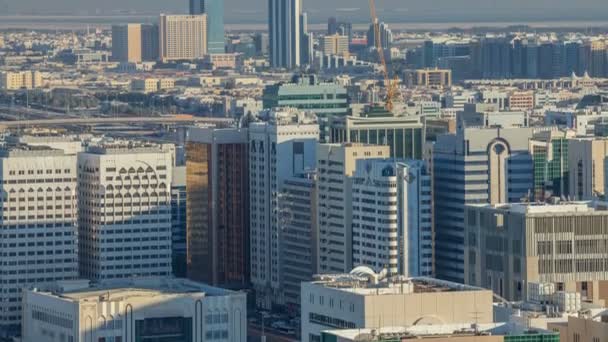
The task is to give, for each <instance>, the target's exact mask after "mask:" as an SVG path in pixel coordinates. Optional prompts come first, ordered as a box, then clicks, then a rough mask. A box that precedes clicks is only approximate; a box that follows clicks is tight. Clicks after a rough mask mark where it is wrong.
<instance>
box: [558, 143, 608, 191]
mask: <svg viewBox="0 0 608 342" xmlns="http://www.w3.org/2000/svg"><path fill="white" fill-rule="evenodd" d="M606 156H608V138H580V139H570V140H569V142H568V173H569V180H568V184H569V195H570V196H571V197H573V198H575V199H577V200H589V199H592V198H594V197H597V196H601V195H604V159H605V158H606Z"/></svg>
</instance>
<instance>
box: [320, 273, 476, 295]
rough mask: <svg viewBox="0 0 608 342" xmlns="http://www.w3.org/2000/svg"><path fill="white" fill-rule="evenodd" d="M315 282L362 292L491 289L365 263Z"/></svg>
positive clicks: (393, 293)
mask: <svg viewBox="0 0 608 342" xmlns="http://www.w3.org/2000/svg"><path fill="white" fill-rule="evenodd" d="M313 284H317V285H321V286H324V287H327V288H333V289H337V290H340V291H346V292H352V293H355V294H360V295H364V296H366V295H374V296H377V295H396V294H414V293H438V292H457V291H488V290H485V289H482V288H478V287H473V286H469V285H463V284H457V283H453V282H449V281H444V280H439V279H434V278H426V277H416V278H407V277H403V276H397V277H387V274H386V271H383V272H381V273H375V272H374V271H372V270H371V269H370V268H368V267H365V266H361V267H357V268H355V269H354V270H352V271H351V272H350V273H347V274H334V275H331V274H323V275H317V276H315V279H314V280H313Z"/></svg>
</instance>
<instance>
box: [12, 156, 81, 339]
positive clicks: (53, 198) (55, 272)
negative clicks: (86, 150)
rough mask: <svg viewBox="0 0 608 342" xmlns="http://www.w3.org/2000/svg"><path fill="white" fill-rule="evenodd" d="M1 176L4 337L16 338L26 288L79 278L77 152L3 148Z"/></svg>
mask: <svg viewBox="0 0 608 342" xmlns="http://www.w3.org/2000/svg"><path fill="white" fill-rule="evenodd" d="M0 179H1V180H2V182H1V184H2V185H1V187H2V192H1V196H0V209H1V210H2V215H1V217H0V219H1V221H0V233H1V245H0V246H1V248H0V336H3V335H9V336H14V335H17V334H18V332H19V325H20V324H21V312H22V311H21V296H22V293H21V291H22V289H23V288H28V287H39V286H45V285H47V284H49V283H53V282H55V281H57V280H70V279H75V278H76V277H78V259H77V254H78V253H77V251H78V249H77V248H78V245H77V232H78V228H77V217H78V215H77V214H78V211H77V210H78V209H77V204H78V203H77V197H76V195H77V193H76V155H75V154H73V155H69V154H66V153H65V152H64V151H62V150H58V149H52V148H50V147H46V146H29V145H24V144H17V145H14V146H7V147H3V148H2V149H1V150H0Z"/></svg>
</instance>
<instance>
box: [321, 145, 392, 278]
mask: <svg viewBox="0 0 608 342" xmlns="http://www.w3.org/2000/svg"><path fill="white" fill-rule="evenodd" d="M389 156H390V148H389V147H388V146H376V145H363V144H352V143H347V144H322V145H319V146H318V149H317V166H318V171H319V180H318V193H317V196H318V199H317V201H318V205H319V210H318V220H319V266H318V270H319V273H324V274H327V273H334V274H336V273H346V272H350V270H352V268H353V248H352V247H353V245H352V218H353V214H352V176H353V175H354V173H355V167H356V163H357V160H362V159H378V158H388V157H389Z"/></svg>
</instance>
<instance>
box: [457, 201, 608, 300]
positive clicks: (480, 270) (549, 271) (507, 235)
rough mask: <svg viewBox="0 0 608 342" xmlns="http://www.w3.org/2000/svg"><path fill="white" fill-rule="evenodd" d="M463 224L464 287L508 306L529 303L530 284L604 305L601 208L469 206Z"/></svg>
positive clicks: (605, 226)
mask: <svg viewBox="0 0 608 342" xmlns="http://www.w3.org/2000/svg"><path fill="white" fill-rule="evenodd" d="M464 218H465V221H464V226H465V229H464V237H465V239H464V246H465V248H464V267H465V282H466V284H469V285H473V286H480V287H484V288H488V289H491V290H493V291H494V293H496V294H497V295H499V296H501V297H504V298H506V299H507V300H510V301H520V300H526V299H528V298H530V296H531V295H532V291H530V289H529V288H528V287H529V284H530V283H552V284H555V288H556V290H557V291H565V292H569V293H574V292H578V293H580V294H581V296H582V297H583V300H587V301H591V302H593V303H595V304H598V305H605V303H606V301H607V300H608V267H606V262H605V259H606V253H608V248H607V247H606V240H607V239H608V207H607V205H606V203H596V202H567V203H563V204H545V203H543V204H534V203H512V204H495V205H492V204H481V205H469V206H467V207H466V209H465V213H464Z"/></svg>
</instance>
